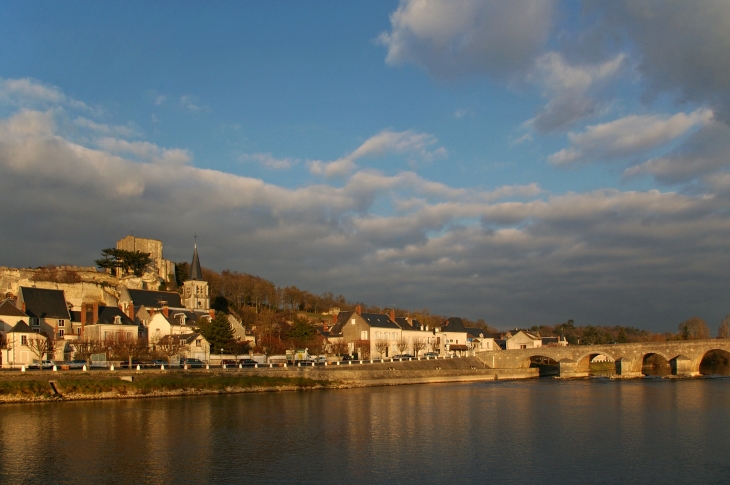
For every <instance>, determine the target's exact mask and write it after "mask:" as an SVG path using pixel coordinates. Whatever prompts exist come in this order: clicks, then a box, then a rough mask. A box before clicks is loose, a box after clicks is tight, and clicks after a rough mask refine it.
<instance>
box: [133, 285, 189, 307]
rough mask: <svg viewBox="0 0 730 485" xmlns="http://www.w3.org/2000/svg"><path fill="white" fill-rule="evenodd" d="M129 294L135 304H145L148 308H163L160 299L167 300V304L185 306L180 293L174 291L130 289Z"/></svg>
mask: <svg viewBox="0 0 730 485" xmlns="http://www.w3.org/2000/svg"><path fill="white" fill-rule="evenodd" d="M127 291H128V292H129V296H130V297H132V302H133V303H134V306H135V307H137V306H140V305H143V306H145V307H146V308H162V305H160V301H166V302H167V306H169V307H173V308H183V307H184V305H183V304H182V300H180V293H175V292H174V291H154V290H130V289H129V288H128V289H127Z"/></svg>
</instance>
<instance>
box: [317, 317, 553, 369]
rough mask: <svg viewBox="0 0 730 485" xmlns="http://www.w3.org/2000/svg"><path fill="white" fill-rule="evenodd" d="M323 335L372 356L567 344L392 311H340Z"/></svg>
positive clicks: (454, 320) (352, 352) (457, 320)
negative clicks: (430, 322)
mask: <svg viewBox="0 0 730 485" xmlns="http://www.w3.org/2000/svg"><path fill="white" fill-rule="evenodd" d="M322 335H323V336H324V337H325V338H326V339H327V341H328V342H329V343H330V344H335V343H337V342H346V343H347V344H348V351H349V353H350V354H354V353H362V354H367V356H368V357H372V358H386V357H392V356H393V355H401V354H404V353H408V354H412V355H419V354H421V353H423V352H435V353H437V354H439V355H467V354H473V353H474V352H482V351H495V350H512V349H525V348H535V347H542V346H543V345H567V342H566V341H565V339H560V338H558V337H547V338H541V337H538V336H535V335H533V334H531V333H529V332H525V331H522V330H516V331H515V332H514V333H512V332H506V333H502V334H489V333H487V332H486V331H485V330H484V329H482V328H474V327H465V326H464V322H463V321H462V319H461V318H458V317H451V318H449V319H448V320H445V321H444V322H442V323H441V324H439V325H437V326H435V327H431V328H429V326H428V325H424V324H422V323H421V322H419V321H418V320H415V319H412V318H410V317H396V316H395V312H393V311H391V312H390V314H388V315H386V314H382V313H363V312H362V311H361V307H360V306H358V307H356V308H355V311H346V312H339V313H338V314H337V315H336V316H335V317H334V320H333V325H332V327H331V328H330V329H328V328H327V327H326V326H325V328H323V330H322Z"/></svg>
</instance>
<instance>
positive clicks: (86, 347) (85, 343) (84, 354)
mask: <svg viewBox="0 0 730 485" xmlns="http://www.w3.org/2000/svg"><path fill="white" fill-rule="evenodd" d="M73 346H74V358H76V359H83V360H85V361H86V364H87V365H89V364H90V362H89V360H90V359H91V356H92V355H94V354H100V353H102V352H104V350H106V347H105V346H104V342H102V341H100V340H86V339H85V340H79V341H76V342H74V344H73Z"/></svg>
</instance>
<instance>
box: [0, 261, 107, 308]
mask: <svg viewBox="0 0 730 485" xmlns="http://www.w3.org/2000/svg"><path fill="white" fill-rule="evenodd" d="M118 285H119V280H118V279H117V278H115V277H114V276H112V275H111V274H109V273H103V272H99V271H97V270H96V268H94V267H82V266H59V267H56V268H38V269H32V268H7V267H4V266H3V267H0V299H4V298H6V297H10V298H14V297H15V296H17V294H18V288H19V287H21V286H26V287H35V288H47V289H53V290H63V291H64V293H65V295H66V301H68V302H69V303H71V305H72V306H73V309H74V310H79V309H80V308H81V303H85V302H99V303H102V304H105V305H107V306H117V299H118V296H119V294H118V292H117V286H118Z"/></svg>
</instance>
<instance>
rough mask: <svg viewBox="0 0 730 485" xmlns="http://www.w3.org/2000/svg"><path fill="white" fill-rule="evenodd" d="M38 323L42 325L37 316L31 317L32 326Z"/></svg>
mask: <svg viewBox="0 0 730 485" xmlns="http://www.w3.org/2000/svg"><path fill="white" fill-rule="evenodd" d="M38 325H40V322H39V321H38V319H37V318H36V317H31V318H30V326H31V327H37V326H38Z"/></svg>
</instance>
